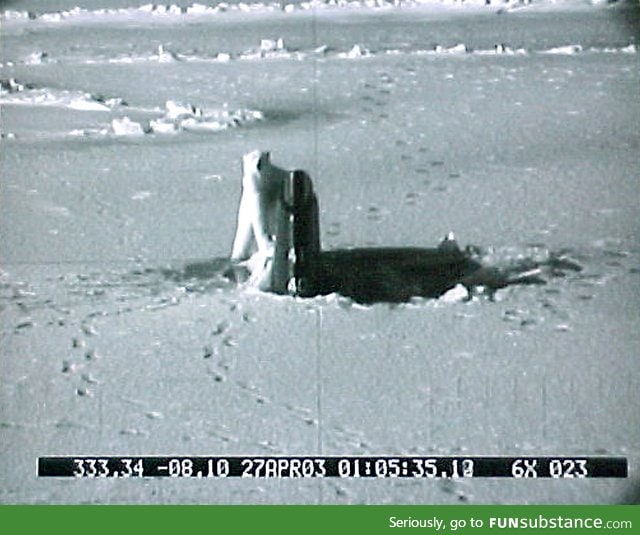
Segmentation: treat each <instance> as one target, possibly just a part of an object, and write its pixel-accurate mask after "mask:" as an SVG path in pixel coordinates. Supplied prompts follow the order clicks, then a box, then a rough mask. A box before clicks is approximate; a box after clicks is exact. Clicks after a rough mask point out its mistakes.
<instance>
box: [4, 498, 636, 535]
mask: <svg viewBox="0 0 640 535" xmlns="http://www.w3.org/2000/svg"><path fill="white" fill-rule="evenodd" d="M516 524H517V527H515V526H516ZM0 525H2V526H3V528H7V527H8V529H7V530H6V531H5V529H3V532H4V533H29V534H30V533H45V534H49V533H51V532H55V533H65V535H75V534H78V535H80V534H82V535H87V534H91V535H93V534H96V533H109V534H114V535H123V534H126V533H135V534H136V535H142V534H143V533H151V534H153V535H157V534H159V533H170V534H172V535H176V534H183V533H184V534H190V533H198V534H199V533H204V534H235V533H262V532H265V531H267V532H271V533H278V534H288V533H291V534H296V535H297V534H306V533H323V534H329V535H335V534H339V533H349V534H351V533H362V534H367V535H369V534H372V535H375V534H378V533H387V534H388V533H406V532H412V533H436V532H437V533H456V534H458V533H461V534H476V533H477V534H480V535H481V534H483V533H554V532H562V533H593V532H597V531H601V530H603V531H606V533H607V534H615V533H625V534H628V535H631V534H635V533H638V532H640V506H638V505H618V506H604V505H595V506H587V505H581V506H571V505H569V506H558V505H532V506H520V505H514V506H507V505H486V506H482V505H463V506H446V505H445V506H429V505H424V506H405V505H397V506H394V505H384V506H376V505H372V506H340V505H336V506H332V505H329V506H314V505H297V506H296V505H291V506H274V505H263V506H260V505H258V506H248V505H236V506H234V505H224V506H194V505H190V506H183V505H174V506H153V505H145V506H138V505H131V506H126V505H125V506H121V505H117V506H111V505H104V506H95V505H68V506H64V505H63V506H59V505H58V506H46V505H45V506H41V505H33V506H29V505H15V506H13V505H6V506H1V507H0ZM480 526H482V527H480ZM530 526H534V527H530Z"/></svg>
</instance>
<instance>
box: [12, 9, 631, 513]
mask: <svg viewBox="0 0 640 535" xmlns="http://www.w3.org/2000/svg"><path fill="white" fill-rule="evenodd" d="M484 4H485V2H484V1H482V2H465V3H461V2H453V1H451V2H448V1H447V2H422V1H404V0H403V1H402V2H394V1H386V0H382V1H375V2H373V1H372V2H369V1H342V0H337V1H333V0H332V1H322V2H291V3H287V2H285V3H270V2H263V3H259V4H258V3H256V4H249V3H240V2H227V3H219V4H216V3H206V4H205V3H194V2H190V1H184V2H183V1H175V2H172V3H168V4H164V5H163V4H149V3H146V2H138V1H135V0H51V1H47V2H43V1H38V0H23V1H20V2H5V3H3V5H2V9H3V12H2V14H1V15H0V25H1V26H2V33H1V34H0V40H1V44H2V46H1V47H0V81H1V82H2V88H1V90H0V109H1V114H2V121H1V123H0V134H1V139H0V151H1V153H2V157H1V158H0V177H1V178H0V188H1V190H0V192H1V194H0V229H1V231H0V336H1V340H0V342H1V343H0V347H1V348H2V349H0V366H1V367H2V370H3V373H2V376H1V377H0V445H1V446H0V448H1V452H2V454H1V455H0V473H2V474H3V476H2V483H1V484H0V502H2V503H43V502H44V503H319V502H322V503H339V504H341V503H441V504H448V503H460V502H464V503H594V504H597V503H623V502H628V501H632V500H634V499H635V500H637V489H638V485H639V482H640V474H639V473H638V472H637V468H636V467H637V466H638V463H639V461H640V450H639V449H638V444H640V434H639V433H640V417H639V416H638V414H640V411H639V410H638V409H639V407H638V397H637V393H638V391H640V379H639V377H640V374H639V372H640V363H639V361H638V348H639V346H640V338H639V335H638V333H639V332H640V330H639V329H638V320H639V319H640V318H639V309H638V306H637V300H638V295H640V292H639V290H640V286H639V285H640V279H639V275H640V232H639V231H640V228H638V221H639V218H638V206H639V205H640V189H639V185H638V173H639V167H638V158H637V154H638V148H639V146H640V138H639V135H638V128H637V125H638V124H640V106H639V103H638V94H637V91H638V87H640V85H639V82H640V79H639V73H640V69H639V68H638V66H639V65H638V61H639V60H638V54H637V45H638V43H637V37H638V20H639V17H638V6H637V2H618V3H615V4H612V5H609V4H608V3H604V2H577V1H576V2H555V3H546V2H535V1H534V2H532V3H531V4H528V3H524V2H507V3H502V2H499V3H496V2H491V4H490V5H487V6H485V5H484ZM254 148H261V149H262V150H271V151H272V153H273V157H274V160H275V161H276V162H277V163H278V165H281V166H282V167H283V168H286V169H305V170H306V171H308V172H309V174H310V176H311V177H312V179H313V184H314V188H315V189H316V192H317V195H318V199H319V204H320V211H321V213H320V221H321V232H322V235H321V241H322V247H323V250H327V251H331V250H356V249H358V248H382V247H397V248H410V247H435V246H436V245H437V244H438V243H439V241H440V240H441V239H442V236H445V235H447V233H448V232H449V231H454V232H455V235H456V239H457V241H458V242H459V243H460V245H461V247H464V246H466V245H468V246H469V247H470V249H469V250H471V251H473V253H474V255H475V256H474V258H477V259H478V261H479V262H481V263H482V265H483V266H484V268H485V269H484V271H483V272H482V273H481V275H482V277H483V278H482V279H481V282H482V283H487V282H492V280H497V281H500V280H501V279H500V277H504V276H505V274H507V275H510V276H511V275H513V276H514V277H516V275H517V276H522V277H525V278H527V277H528V278H529V280H530V281H534V280H535V282H540V283H536V284H518V285H506V286H505V287H503V288H501V289H498V290H497V291H489V288H488V287H485V290H486V291H484V292H483V291H482V289H477V291H475V292H472V293H471V294H467V292H466V290H465V289H463V288H460V287H454V288H453V289H452V290H450V293H448V294H445V297H442V298H440V299H423V298H414V299H409V300H407V302H403V303H393V304H390V303H386V302H383V303H376V304H372V305H362V304H359V303H357V302H356V301H354V300H353V299H349V298H347V297H344V296H342V295H338V294H331V295H328V296H321V297H315V298H311V299H300V298H292V297H287V296H274V295H269V294H265V293H261V292H258V291H250V290H247V289H244V288H243V287H242V286H241V285H238V284H237V282H236V280H235V279H234V277H233V276H232V273H231V270H230V265H229V261H228V255H229V251H230V247H231V241H232V238H233V232H234V225H235V213H236V208H237V202H238V200H239V195H240V176H241V169H240V158H241V156H242V154H244V153H246V152H247V151H248V150H252V149H254ZM491 277H494V279H491ZM538 279H540V280H539V281H538ZM356 280H357V279H356ZM400 282H402V281H400ZM542 282H544V284H542ZM72 453H82V454H87V455H91V454H102V455H133V454H136V455H137V454H140V455H142V454H146V455H156V454H175V455H208V454H212V455H214V454H215V455H226V454H228V455H233V454H239V453H242V454H255V455H266V454H291V455H316V454H317V455H321V454H322V455H361V454H362V455H424V456H429V455H511V456H513V455H545V454H558V453H561V454H564V455H620V456H626V457H628V458H629V462H630V467H631V473H630V477H629V479H628V480H613V479H607V480H579V481H578V480H574V481H569V480H565V481H555V480H553V481H552V480H545V481H535V482H531V483H530V484H527V485H522V484H519V483H521V482H514V481H503V480H500V481H496V480H487V479H477V480H456V481H451V482H448V483H447V484H446V485H442V484H440V482H437V481H430V480H402V479H398V480H390V479H386V480H360V481H359V480H331V481H320V480H310V481H297V480H286V481H269V480H258V481H252V482H251V484H250V485H247V484H246V483H247V482H246V481H239V480H209V481H198V480H195V479H194V480H186V479H183V480H168V479H160V480H144V481H143V480H131V481H122V480H121V481H118V480H105V481H95V482H90V483H91V484H90V485H87V486H81V485H78V484H76V482H73V481H59V480H55V479H51V480H49V479H47V480H38V479H37V478H36V476H35V470H34V465H35V462H34V461H35V459H36V458H37V457H38V456H39V455H69V454H72Z"/></svg>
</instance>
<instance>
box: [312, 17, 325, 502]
mask: <svg viewBox="0 0 640 535" xmlns="http://www.w3.org/2000/svg"><path fill="white" fill-rule="evenodd" d="M316 22H317V21H316V7H315V5H314V6H313V11H312V15H311V39H312V43H311V46H312V49H313V50H314V51H315V50H317V49H318V31H317V24H316ZM311 57H312V58H313V59H312V61H313V79H312V80H311V87H312V89H311V99H312V103H311V106H312V108H311V110H312V117H313V118H312V125H313V126H312V128H313V163H312V167H313V177H314V178H315V179H316V180H317V179H318V177H319V176H320V174H319V172H318V171H319V170H318V161H319V160H318V58H317V55H316V54H312V55H311ZM316 414H317V418H318V435H317V437H316V441H317V442H316V449H317V452H318V455H322V454H323V445H322V308H321V304H320V303H318V302H316ZM323 488H324V485H323V483H322V480H321V479H320V480H319V481H318V502H319V503H320V505H322V504H323V502H324V499H323Z"/></svg>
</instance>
